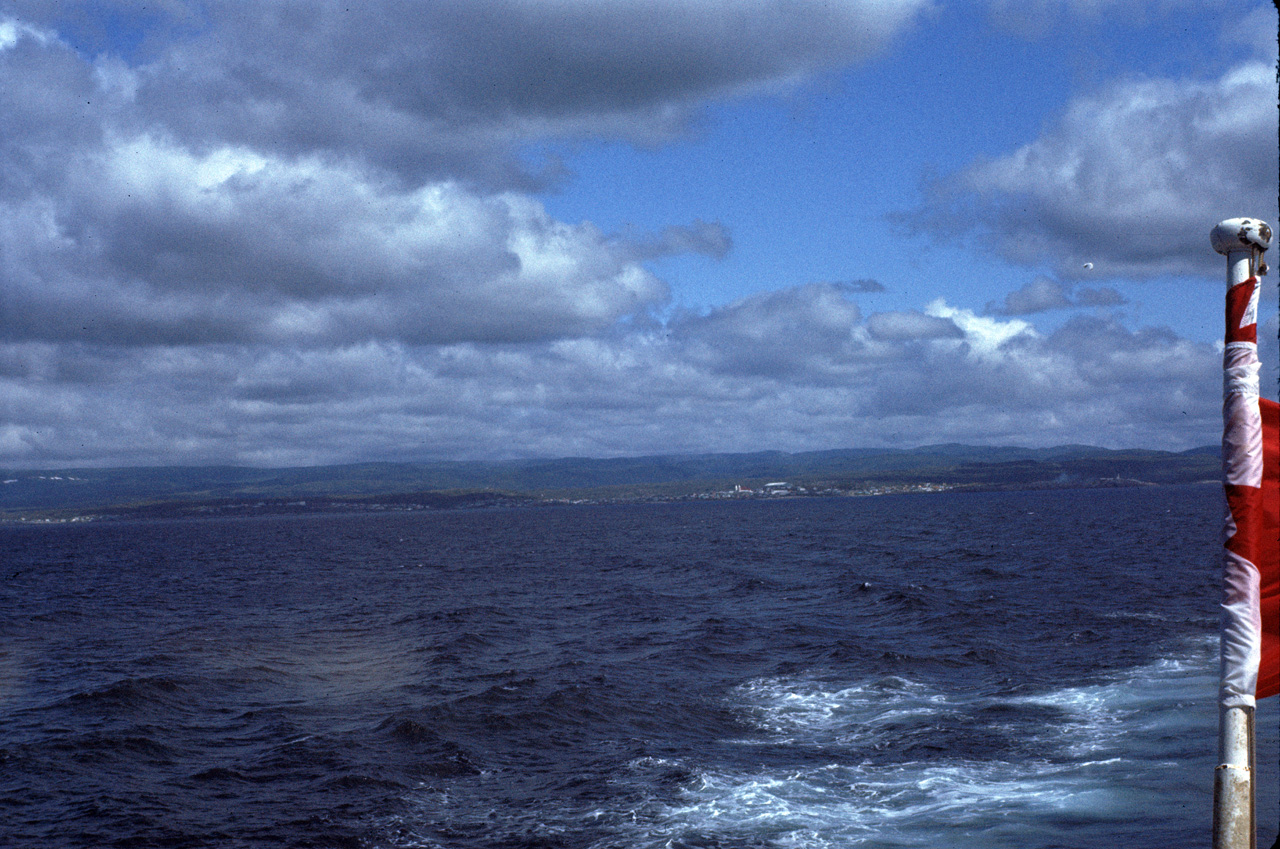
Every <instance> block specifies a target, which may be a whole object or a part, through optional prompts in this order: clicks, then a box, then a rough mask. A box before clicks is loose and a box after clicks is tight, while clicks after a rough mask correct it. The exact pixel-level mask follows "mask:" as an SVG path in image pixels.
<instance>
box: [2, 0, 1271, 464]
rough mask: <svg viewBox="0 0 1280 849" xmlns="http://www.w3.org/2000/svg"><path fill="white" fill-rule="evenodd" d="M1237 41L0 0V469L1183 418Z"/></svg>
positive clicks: (1128, 23)
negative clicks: (1087, 265) (1088, 265)
mask: <svg viewBox="0 0 1280 849" xmlns="http://www.w3.org/2000/svg"><path fill="white" fill-rule="evenodd" d="M1276 43H1277V42H1276V12H1275V10H1274V9H1273V8H1272V7H1271V6H1270V5H1267V4H1262V3H1253V4H1251V3H1245V2H1242V3H1235V4H1229V5H1224V6H1219V7H1217V8H1208V7H1207V6H1206V5H1205V4H1202V3H1196V2H1179V1H1178V0H1081V1H1080V2H1074V3H1073V2H1060V3H1059V2H1053V3H1050V2H1043V3H1037V2H1023V3H1012V2H1008V0H988V2H968V3H947V2H926V1H925V0H895V1H894V2H891V1H890V0H845V2H817V0H813V1H812V2H811V1H810V0H793V2H790V3H775V2H766V0H743V1H742V2H736V3H727V2H708V0H701V2H687V1H686V0H650V2H644V3H641V2H627V0H619V1H618V2H611V3H602V2H587V0H554V2H553V0H543V2H522V1H521V0H459V2H454V3H433V4H424V3H417V2H410V0H386V2H369V3H364V4H361V5H360V6H358V7H350V6H345V5H343V4H335V3H304V2H298V3H287V2H261V3H254V4H243V3H234V2H219V0H208V1H207V2H201V3H183V2H176V0H175V1H174V2H163V3H142V2H118V3H114V2H108V0H96V2H91V3H73V2H51V0H50V2H39V0H33V1H32V2H4V0H0V112H3V114H5V115H7V116H8V118H7V120H6V121H5V122H4V123H3V125H0V220H3V223H2V224H0V287H2V289H0V292H2V295H3V300H2V301H0V404H3V408H4V410H5V416H4V417H3V418H2V419H0V466H7V467H10V468H36V467H67V466H77V465H139V464H143V465H148V464H169V463H192V464H200V463H240V464H253V465H301V464H312V463H333V462H351V461H361V460H375V459H376V460H384V459H385V460H397V459H405V460H412V459H447V458H460V459H461V458H480V459H490V458H502V457H529V456H569V455H585V456H620V455H640V454H654V453H666V452H690V451H752V450H762V449H781V450H790V451H798V450H809V449H826V448H840V447H852V446H879V445H894V446H910V445H921V444H929V443H937V442H951V441H955V442H966V443H980V444H1021V445H1053V444H1063V443H1086V444H1094V445H1104V446H1109V447H1127V446H1139V447H1153V448H1170V449H1180V448H1188V447H1193V446H1198V445H1203V444H1209V443H1212V442H1214V441H1216V439H1217V438H1218V436H1217V432H1216V431H1217V427H1218V424H1217V421H1218V415H1219V414H1218V406H1219V404H1220V401H1219V393H1220V375H1219V374H1218V370H1219V369H1220V363H1219V362H1218V360H1219V353H1218V351H1217V347H1216V345H1217V340H1218V338H1219V335H1220V332H1221V328H1220V322H1221V318H1220V316H1221V310H1222V306H1221V304H1222V291H1223V284H1222V277H1223V268H1224V263H1223V261H1222V260H1221V259H1220V258H1219V257H1217V256H1216V255H1214V254H1213V253H1212V251H1211V250H1210V249H1209V247H1208V231H1209V229H1210V228H1211V227H1212V226H1213V225H1214V224H1215V223H1216V222H1217V221H1218V220H1220V219H1222V218H1225V217H1231V216H1236V215H1251V216H1255V217H1261V218H1264V219H1267V220H1269V221H1271V222H1272V223H1273V224H1275V223H1277V217H1278V216H1277V212H1276V194H1277V191H1276V189H1277V172H1276V154H1275V151H1276V139H1277V130H1276V109H1275V103H1276V90H1275V73H1276ZM1085 263H1091V264H1092V268H1090V269H1088V270H1086V269H1085ZM1274 279H1275V277H1274V275H1272V276H1271V277H1270V278H1268V280H1267V287H1266V293H1265V298H1266V300H1265V303H1266V304H1267V306H1265V307H1264V310H1263V313H1264V315H1265V316H1267V318H1266V320H1265V321H1266V325H1265V327H1264V330H1263V332H1262V334H1261V335H1262V336H1263V337H1264V338H1265V339H1267V340H1268V343H1267V344H1265V345H1264V357H1266V356H1270V357H1271V358H1272V359H1271V362H1274V359H1275V354H1276V351H1275V345H1274V343H1272V342H1270V341H1269V340H1273V339H1274V338H1275V336H1276V319H1275V318H1274V316H1275V314H1276V298H1275V283H1274ZM1266 374H1267V375H1268V378H1265V379H1264V383H1266V384H1267V386H1268V391H1269V393H1270V394H1274V385H1275V379H1274V378H1275V375H1276V369H1275V368H1274V366H1272V367H1269V369H1268V371H1267V372H1266Z"/></svg>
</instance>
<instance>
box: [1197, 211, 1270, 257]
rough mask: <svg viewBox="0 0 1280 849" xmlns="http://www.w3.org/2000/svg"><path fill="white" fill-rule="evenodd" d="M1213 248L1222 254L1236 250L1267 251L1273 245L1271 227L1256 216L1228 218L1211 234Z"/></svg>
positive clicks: (1210, 239)
mask: <svg viewBox="0 0 1280 849" xmlns="http://www.w3.org/2000/svg"><path fill="white" fill-rule="evenodd" d="M1209 241H1210V242H1211V243H1212V244H1213V249H1214V250H1215V251H1217V252H1218V253H1220V254H1229V253H1232V252H1234V251H1259V252H1261V251H1265V250H1266V249H1267V248H1269V247H1271V228H1270V227H1269V226H1267V222H1265V221H1259V220H1258V219H1256V218H1228V219H1227V220H1226V221H1223V222H1222V223H1221V224H1219V225H1218V226H1217V227H1214V228H1213V232H1211V233H1210V234H1209Z"/></svg>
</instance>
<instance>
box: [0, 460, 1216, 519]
mask: <svg viewBox="0 0 1280 849" xmlns="http://www.w3.org/2000/svg"><path fill="white" fill-rule="evenodd" d="M1218 474H1219V459H1218V450H1217V449H1216V448H1213V447H1204V448H1195V449H1192V450H1190V451H1183V452H1170V451H1154V450H1142V449H1131V450H1116V449H1106V448H1095V447H1090V446H1083V445H1063V446H1057V447H1053V448H1016V447H981V446H971V445H960V444H956V443H949V444H942V445H930V446H924V447H920V448H912V449H882V448H876V449H871V448H862V449H857V448H855V449H834V450H826V451H806V452H801V453H794V454H792V453H786V452H782V451H760V452H753V453H744V454H685V455H658V456H649V457H616V458H603V459H593V458H582V457H565V458H558V459H532V460H508V461H498V462H481V461H435V462H424V463H390V462H381V463H358V464H348V465H336V466H310V467H298V468H276V469H260V468H245V467H237V466H168V467H137V468H115V469H61V470H49V471H40V470H0V480H3V483H0V517H7V518H13V517H14V516H15V515H17V514H20V513H26V512H31V511H66V510H101V509H107V508H121V507H125V506H130V505H133V506H145V505H157V504H166V503H175V502H187V503H201V502H215V501H225V500H227V499H277V500H279V499H289V498H294V499H297V498H327V499H344V498H345V499H365V500H367V499H369V498H372V497H377V496H405V495H409V494H413V493H441V492H453V493H458V492H472V493H474V492H493V493H506V494H512V495H520V496H544V497H545V496H557V497H568V496H579V497H584V498H590V497H609V498H612V499H626V498H647V497H655V496H662V497H678V496H680V495H682V494H692V493H697V492H705V491H709V490H712V489H716V488H720V487H733V486H735V485H741V486H746V487H750V486H753V485H755V486H759V485H763V483H765V482H772V481H788V482H791V483H793V484H795V485H797V486H801V487H822V488H826V489H827V490H831V489H834V490H848V489H852V488H856V487H859V486H866V485H870V484H877V485H912V484H921V483H924V482H926V481H927V482H932V483H938V484H945V485H948V486H951V487H967V488H1018V487H1041V486H1096V485H1100V484H1101V483H1103V482H1107V481H1114V480H1116V479H1120V480H1123V481H1128V482H1130V483H1137V482H1149V483H1190V482H1194V481H1198V480H1205V479H1214V478H1216V477H1217V476H1218Z"/></svg>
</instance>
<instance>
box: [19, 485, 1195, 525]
mask: <svg viewBox="0 0 1280 849" xmlns="http://www.w3.org/2000/svg"><path fill="white" fill-rule="evenodd" d="M1219 483H1220V482H1219V481H1217V480H1211V479H1204V480H1196V481H1185V482H1175V483H1161V482H1153V481H1144V480H1137V479H1132V478H1098V479H1094V480H1092V481H1072V482H1053V481H1042V482H1039V483H1029V484H1028V483H1006V484H998V483H990V484H946V483H932V482H925V483H921V484H883V485H875V486H864V487H857V488H852V489H837V488H833V487H826V488H810V487H794V488H790V487H789V488H785V489H784V488H781V487H775V488H773V489H760V490H753V489H743V490H712V491H707V490H698V491H689V492H684V493H666V494H653V493H651V494H643V493H633V494H631V495H618V494H614V495H595V496H592V495H588V494H585V493H584V494H581V495H579V496H577V497H573V496H563V495H562V496H547V495H533V494H520V493H508V492H494V491H473V492H420V493H406V494H399V495H395V496H390V497H389V496H385V495H384V496H368V497H319V498H317V497H312V498H303V499H298V498H261V499H210V500H183V499H178V500H173V501H156V502H151V503H146V504H121V505H114V506H110V507H106V508H103V509H100V510H95V511H79V510H40V511H30V512H29V513H26V514H22V515H15V514H14V513H10V514H9V515H3V516H0V524H5V525H21V526H36V525H68V524H86V523H101V522H114V521H149V520H172V519H200V518H237V517H243V518H251V517H264V518H265V517H272V516H310V515H326V514H327V515H341V514H347V515H350V514H365V515H378V514H388V513H420V512H439V511H456V510H482V509H493V508H508V509H510V508H537V507H555V506H598V505H610V504H664V503H686V502H710V501H738V502H742V501H780V500H791V499H802V498H874V497H879V496H891V495H912V494H941V493H962V492H1036V491H1046V490H1072V489H1116V488H1136V487H1155V486H1187V485H1218V484H1219Z"/></svg>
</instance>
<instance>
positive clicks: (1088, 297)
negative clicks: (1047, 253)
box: [986, 276, 1127, 315]
mask: <svg viewBox="0 0 1280 849" xmlns="http://www.w3.org/2000/svg"><path fill="white" fill-rule="evenodd" d="M1124 303H1127V300H1126V299H1125V297H1124V296H1123V295H1121V294H1120V293H1119V292H1117V291H1116V290H1115V289H1112V288H1110V287H1108V286H1104V287H1100V288H1096V289H1095V288H1091V287H1087V286H1081V287H1079V288H1077V289H1075V290H1074V291H1073V289H1072V287H1071V286H1069V285H1064V284H1062V283H1059V282H1058V281H1056V280H1052V279H1050V278H1048V277H1044V276H1038V277H1036V278H1035V279H1034V280H1032V281H1031V282H1030V283H1028V284H1026V285H1025V286H1023V287H1021V288H1020V289H1017V290H1015V291H1013V292H1010V293H1009V294H1007V295H1005V297H1004V301H1003V302H996V301H992V302H991V303H988V304H987V308H986V312H988V313H992V314H995V315H1031V314H1033V313H1039V312H1048V311H1050V310H1061V309H1069V308H1071V307H1114V306H1120V305H1122V304H1124Z"/></svg>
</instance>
